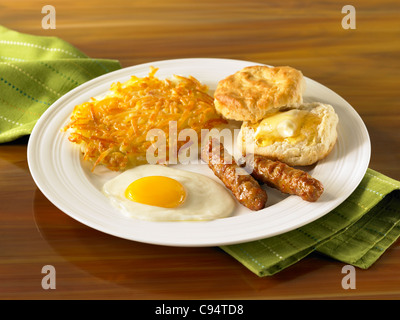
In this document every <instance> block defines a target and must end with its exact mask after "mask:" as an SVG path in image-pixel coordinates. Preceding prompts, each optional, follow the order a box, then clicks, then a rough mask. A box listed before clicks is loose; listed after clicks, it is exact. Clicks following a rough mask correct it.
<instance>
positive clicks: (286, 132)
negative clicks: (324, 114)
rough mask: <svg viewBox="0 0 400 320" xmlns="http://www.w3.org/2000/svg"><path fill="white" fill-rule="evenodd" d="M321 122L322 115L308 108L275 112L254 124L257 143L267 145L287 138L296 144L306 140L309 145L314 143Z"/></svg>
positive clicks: (262, 145)
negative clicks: (319, 115) (313, 112)
mask: <svg viewBox="0 0 400 320" xmlns="http://www.w3.org/2000/svg"><path fill="white" fill-rule="evenodd" d="M320 122H321V118H320V117H318V116H317V115H315V114H312V113H311V112H308V111H306V110H289V111H285V112H278V113H274V114H271V115H269V116H267V117H266V118H264V119H263V120H262V121H261V122H259V123H257V124H255V125H254V126H253V127H254V129H255V138H256V143H257V145H259V146H261V147H265V146H268V145H271V144H273V143H275V142H277V141H279V142H281V141H283V140H286V141H287V142H289V143H292V144H295V143H297V142H299V141H302V140H305V141H306V142H307V144H308V145H312V144H314V143H315V139H316V133H317V132H316V130H317V127H318V125H319V124H320Z"/></svg>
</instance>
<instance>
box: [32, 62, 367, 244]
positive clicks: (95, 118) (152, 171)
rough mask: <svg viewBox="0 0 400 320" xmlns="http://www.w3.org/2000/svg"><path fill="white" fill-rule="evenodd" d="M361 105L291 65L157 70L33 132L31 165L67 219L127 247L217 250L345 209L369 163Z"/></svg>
mask: <svg viewBox="0 0 400 320" xmlns="http://www.w3.org/2000/svg"><path fill="white" fill-rule="evenodd" d="M370 153H371V147H370V139H369V135H368V131H367V129H366V127H365V125H364V123H363V121H362V119H361V118H360V116H359V115H358V114H357V112H356V111H355V110H354V108H353V107H352V106H351V105H350V104H349V103H348V102H346V101H345V100H344V99H343V98H341V97H340V96H339V95H338V94H336V93H335V92H333V91H332V90H330V89H329V88H327V87H325V86H324V85H322V84H320V83H318V82H316V81H314V80H312V79H309V78H307V77H306V76H304V75H303V74H302V72H301V71H300V70H296V69H295V68H292V67H290V66H275V67H273V66H269V65H263V64H261V63H256V62H250V61H242V60H231V59H212V58H193V59H175V60H164V61H155V62H152V63H145V64H141V65H136V66H132V67H128V68H124V69H121V70H117V71H114V72H111V73H108V74H105V75H103V76H100V77H98V78H95V79H93V80H91V81H89V82H86V83H84V84H83V85H81V86H79V87H77V88H75V89H74V90H72V91H70V92H69V93H67V94H66V95H64V96H63V97H61V98H60V99H59V100H57V101H56V102H55V103H54V104H53V105H52V106H51V107H50V108H49V109H48V110H46V112H45V113H44V114H43V115H42V117H41V118H40V119H39V120H38V122H37V124H36V126H35V127H34V129H33V131H32V134H31V136H30V138H29V143H28V164H29V169H30V171H31V174H32V177H33V179H34V181H35V183H36V185H37V186H38V188H39V189H40V190H41V192H42V193H43V194H44V195H45V196H46V197H47V198H48V199H49V201H51V202H52V203H53V204H54V205H55V206H56V207H58V208H59V209H60V210H61V211H62V212H64V213H65V214H67V215H69V216H71V217H72V218H73V219H75V220H77V221H79V222H81V223H83V224H85V225H87V226H89V227H91V228H94V229H96V230H99V231H102V232H104V233H107V234H111V235H114V236H117V237H121V238H124V239H129V240H133V241H139V242H144V243H151V244H157V245H169V246H193V247H195V246H218V245H229V244H235V243H241V242H246V241H253V240H258V239H262V238H267V237H272V236H275V235H279V234H281V233H284V232H288V231H290V230H293V229H296V228H299V227H301V226H303V225H305V224H308V223H310V222H312V221H314V220H316V219H318V218H320V217H322V216H324V215H326V214H328V213H329V212H330V211H331V210H333V209H334V208H336V207H337V206H338V205H340V204H341V203H342V202H343V201H344V200H346V198H347V197H348V196H349V195H350V194H351V193H352V192H353V191H354V189H355V188H356V187H357V186H358V184H359V183H360V181H361V179H362V178H363V176H364V174H365V172H366V170H367V168H368V164H369V160H370Z"/></svg>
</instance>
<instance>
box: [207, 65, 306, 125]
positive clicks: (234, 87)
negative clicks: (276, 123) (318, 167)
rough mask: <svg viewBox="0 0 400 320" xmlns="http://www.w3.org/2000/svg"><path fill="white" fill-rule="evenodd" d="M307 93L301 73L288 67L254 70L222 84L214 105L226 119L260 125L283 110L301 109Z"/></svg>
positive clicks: (247, 68) (256, 67)
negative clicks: (263, 119)
mask: <svg viewBox="0 0 400 320" xmlns="http://www.w3.org/2000/svg"><path fill="white" fill-rule="evenodd" d="M304 90H305V80H304V78H303V74H302V73H301V71H298V70H296V69H294V68H291V67H288V66H282V67H268V66H250V67H245V68H243V69H242V70H240V71H238V72H236V73H234V74H232V75H230V76H228V77H226V78H225V79H223V80H221V81H219V83H218V85H217V89H216V90H215V93H214V104H215V108H216V110H217V111H218V112H219V113H220V114H221V115H222V116H224V117H225V118H226V119H230V120H237V121H250V122H257V121H259V120H261V119H262V118H263V117H264V116H265V115H266V114H268V113H271V112H275V111H276V110H279V109H280V108H282V107H296V106H298V105H300V104H301V103H302V102H303V97H302V95H303V92H304Z"/></svg>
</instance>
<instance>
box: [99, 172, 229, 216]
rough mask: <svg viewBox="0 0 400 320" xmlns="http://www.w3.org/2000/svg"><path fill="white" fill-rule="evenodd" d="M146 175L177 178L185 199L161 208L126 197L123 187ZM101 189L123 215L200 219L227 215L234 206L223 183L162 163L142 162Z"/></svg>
mask: <svg viewBox="0 0 400 320" xmlns="http://www.w3.org/2000/svg"><path fill="white" fill-rule="evenodd" d="M146 176H165V177H169V178H172V179H175V180H176V181H179V182H180V183H181V184H182V185H183V186H184V188H185V190H186V199H185V201H184V203H183V204H181V205H180V206H179V207H176V208H161V207H156V206H151V205H146V204H141V203H137V202H134V201H131V200H128V199H127V198H126V197H125V190H126V188H127V187H128V186H129V185H130V184H131V183H132V182H133V181H135V180H137V179H140V178H143V177H146ZM103 193H104V194H105V195H106V196H107V197H108V198H109V199H110V200H111V203H112V204H113V205H114V206H115V207H117V208H118V209H119V210H120V211H121V212H122V213H123V214H124V215H126V216H127V217H131V218H138V219H142V220H150V221H201V220H214V219H220V218H225V217H228V216H230V215H231V214H232V212H233V210H234V208H235V205H236V203H235V200H234V199H233V196H232V195H231V194H230V193H229V192H228V190H226V189H225V187H224V186H222V185H221V184H219V183H217V182H216V181H214V180H212V179H210V178H208V177H206V176H204V175H202V174H199V173H193V172H189V171H184V170H179V169H174V168H170V167H165V166H162V165H150V164H148V165H147V164H146V165H141V166H137V167H135V168H132V169H130V170H127V171H125V172H123V173H121V174H120V175H118V176H117V177H115V178H113V179H111V180H110V181H107V182H106V183H105V184H104V186H103Z"/></svg>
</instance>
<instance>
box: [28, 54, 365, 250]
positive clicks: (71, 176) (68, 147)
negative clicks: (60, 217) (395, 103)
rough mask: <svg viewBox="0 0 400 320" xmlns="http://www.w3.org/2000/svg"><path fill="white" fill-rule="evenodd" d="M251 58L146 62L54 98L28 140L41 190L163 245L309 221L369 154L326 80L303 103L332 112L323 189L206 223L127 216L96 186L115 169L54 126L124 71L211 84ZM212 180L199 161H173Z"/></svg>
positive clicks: (124, 232) (227, 238)
mask: <svg viewBox="0 0 400 320" xmlns="http://www.w3.org/2000/svg"><path fill="white" fill-rule="evenodd" d="M255 64H257V63H254V62H248V61H240V60H229V59H177V60H166V61H159V62H153V63H146V64H142V65H137V66H133V67H129V68H125V69H121V70H118V71H115V72H111V73H108V74H106V75H103V76H101V77H98V78H96V79H93V80H91V81H89V82H87V83H85V84H83V85H81V86H79V87H77V88H76V89H74V90H72V91H70V92H69V93H68V94H66V95H65V96H63V97H61V98H60V99H59V100H58V101H56V102H55V103H54V104H53V105H52V106H51V107H50V108H49V109H48V110H47V111H46V112H45V113H44V114H43V116H42V117H41V118H40V119H39V121H38V123H37V124H36V126H35V128H34V130H33V132H32V134H31V137H30V139H29V144H28V163H29V168H30V171H31V174H32V177H33V179H34V180H35V182H36V184H37V186H38V188H39V189H40V190H41V191H42V192H43V194H44V195H45V196H46V197H47V198H48V199H49V200H50V201H51V202H52V203H53V204H54V205H55V206H57V207H58V208H59V209H60V210H61V211H63V212H65V213H66V214H68V215H69V216H71V217H72V218H74V219H76V220H77V221H80V222H81V223H83V224H85V225H87V226H89V227H91V228H94V229H97V230H99V231H102V232H105V233H108V234H111V235H114V236H118V237H121V238H125V239H130V240H134V241H139V242H145V243H152V244H159V245H170V246H217V245H228V244H234V243H240V242H246V241H251V240H257V239H261V238H267V237H271V236H274V235H278V234H281V233H284V232H287V231H290V230H293V229H295V228H298V227H300V226H303V225H305V224H308V223H310V222H312V221H314V220H316V219H318V218H320V217H322V216H323V215H325V214H326V213H328V212H329V211H331V210H332V209H334V208H335V207H337V206H338V205H339V204H341V203H342V202H343V201H344V200H345V199H346V198H347V197H348V196H349V195H350V194H351V193H352V192H353V190H354V189H355V188H356V187H357V185H358V184H359V183H360V181H361V179H362V178H363V176H364V174H365V172H366V170H367V167H368V164H369V160H370V153H371V147H370V140H369V136H368V132H367V129H366V127H365V125H364V123H363V121H362V120H361V118H360V117H359V115H358V114H357V112H356V111H355V110H354V109H353V108H352V107H351V106H350V105H349V104H348V103H347V102H346V101H345V100H344V99H343V98H341V97H340V96H339V95H337V94H336V93H335V92H333V91H332V90H330V89H328V88H326V87H325V86H323V85H321V84H319V83H317V82H315V81H313V80H311V79H308V78H307V79H306V81H307V90H306V93H305V96H304V99H305V101H306V102H311V101H320V102H323V103H329V104H331V105H332V106H333V107H334V108H335V111H336V113H337V114H338V116H339V125H338V141H337V143H336V145H335V147H334V149H333V151H332V152H331V153H330V155H329V156H328V157H327V158H326V159H324V160H322V161H320V162H319V163H318V164H317V165H316V166H315V167H313V168H312V169H310V173H311V174H312V175H313V176H314V177H315V178H316V179H318V180H320V181H321V182H322V183H323V185H324V187H325V191H324V193H323V195H322V197H321V198H320V199H319V200H318V201H317V202H314V203H310V202H306V201H303V200H301V199H300V198H299V197H297V196H284V195H281V194H280V193H279V192H275V191H272V189H268V194H269V200H270V202H269V204H268V207H267V208H265V209H263V210H260V211H258V212H251V211H250V210H248V209H246V208H244V207H243V206H240V205H238V208H237V210H236V212H235V214H234V215H233V216H232V217H229V218H224V219H219V220H214V221H207V222H149V221H141V220H136V219H128V218H127V217H125V216H123V215H122V214H121V213H120V212H119V211H118V210H117V209H116V208H114V207H113V206H112V205H111V204H110V202H109V199H108V198H106V197H105V196H104V195H103V194H102V192H101V185H102V183H103V182H104V181H106V180H107V179H109V178H111V177H112V176H114V175H115V173H110V172H108V170H105V169H104V168H103V169H102V168H98V169H96V170H95V173H94V174H93V173H91V172H90V165H88V164H87V163H83V162H82V161H81V156H80V152H79V149H78V148H77V146H75V145H74V144H72V143H70V142H69V141H68V140H67V134H66V133H63V132H61V131H60V129H61V128H62V127H64V125H65V124H66V123H67V122H68V120H69V117H70V115H71V112H72V110H73V108H74V106H75V105H77V104H80V103H83V102H85V101H87V100H89V99H90V98H91V97H94V96H99V95H102V94H104V93H105V92H106V91H107V90H108V89H109V87H110V85H111V83H113V82H116V81H120V82H122V81H125V80H128V79H129V78H130V76H131V75H137V76H146V75H147V74H148V72H149V69H150V66H154V67H158V68H159V71H158V72H157V77H159V78H164V77H171V76H172V75H173V74H180V75H184V76H189V75H192V76H194V77H195V78H197V79H199V80H200V81H201V82H202V83H205V84H207V85H208V86H209V87H210V89H211V90H214V89H215V88H216V85H217V83H218V81H219V80H221V79H223V78H224V77H226V76H228V75H229V74H232V73H234V72H236V71H237V70H240V69H242V68H243V67H245V66H249V65H255ZM176 167H178V168H181V169H183V170H189V171H194V172H200V173H203V174H205V175H207V176H209V177H211V178H213V179H216V180H218V179H217V178H216V177H215V176H214V175H213V173H212V172H211V170H210V169H209V168H208V167H207V166H206V165H205V164H192V165H186V166H184V165H182V164H181V165H179V164H178V165H176Z"/></svg>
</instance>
